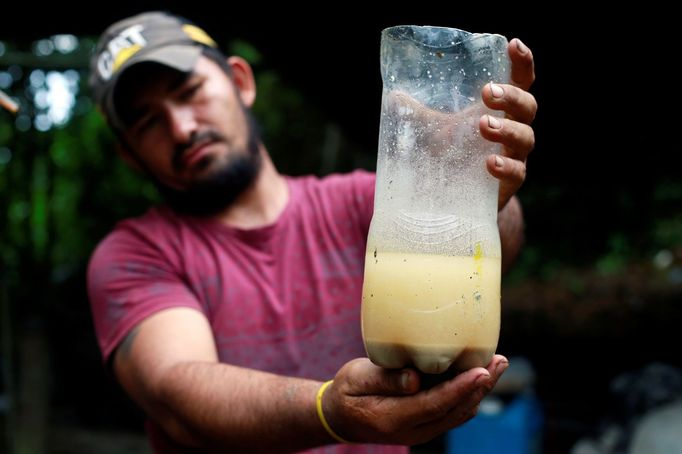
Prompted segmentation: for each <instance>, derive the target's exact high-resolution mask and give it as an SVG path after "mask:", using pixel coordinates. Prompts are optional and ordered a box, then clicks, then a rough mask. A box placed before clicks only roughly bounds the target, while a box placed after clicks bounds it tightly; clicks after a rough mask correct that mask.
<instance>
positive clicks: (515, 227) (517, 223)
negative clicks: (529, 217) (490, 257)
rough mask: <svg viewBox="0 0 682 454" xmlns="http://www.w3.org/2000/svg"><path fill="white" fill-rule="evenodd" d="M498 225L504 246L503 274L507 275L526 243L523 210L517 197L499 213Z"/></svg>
mask: <svg viewBox="0 0 682 454" xmlns="http://www.w3.org/2000/svg"><path fill="white" fill-rule="evenodd" d="M497 225H498V227H499V229H500V243H501V246H502V273H506V272H507V271H508V270H509V268H511V266H512V265H513V264H514V262H515V261H516V258H517V257H518V255H519V252H521V247H522V246H523V242H524V234H523V230H524V221H523V210H522V209H521V203H520V202H519V199H518V198H517V197H516V196H514V197H512V198H511V199H509V202H507V204H506V205H505V206H504V208H503V209H502V210H500V211H499V212H498V213H497Z"/></svg>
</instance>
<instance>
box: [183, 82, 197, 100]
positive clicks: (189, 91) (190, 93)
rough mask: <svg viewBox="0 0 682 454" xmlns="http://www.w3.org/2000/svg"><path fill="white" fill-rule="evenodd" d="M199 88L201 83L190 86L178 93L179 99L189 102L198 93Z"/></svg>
mask: <svg viewBox="0 0 682 454" xmlns="http://www.w3.org/2000/svg"><path fill="white" fill-rule="evenodd" d="M199 88H201V83H195V84H192V85H190V86H189V87H187V88H186V89H184V90H182V91H181V92H180V99H181V100H183V101H189V100H190V99H192V97H194V95H195V94H196V93H197V92H198V91H199Z"/></svg>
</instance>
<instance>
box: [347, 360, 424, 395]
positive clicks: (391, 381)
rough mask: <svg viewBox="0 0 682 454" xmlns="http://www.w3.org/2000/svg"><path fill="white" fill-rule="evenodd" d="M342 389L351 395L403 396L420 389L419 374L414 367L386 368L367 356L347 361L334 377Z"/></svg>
mask: <svg viewBox="0 0 682 454" xmlns="http://www.w3.org/2000/svg"><path fill="white" fill-rule="evenodd" d="M334 383H335V385H337V386H339V387H340V389H339V390H340V391H341V392H343V393H344V394H346V395H351V396H365V395H373V394H375V395H382V396H402V395H408V394H414V393H415V392H417V391H418V390H419V376H418V374H417V373H416V372H415V371H414V370H412V369H384V368H382V367H379V366H377V365H375V364H373V363H372V362H371V361H370V360H369V359H367V358H358V359H355V360H353V361H350V362H349V363H346V365H344V366H343V367H342V368H341V369H340V370H339V372H338V373H337V374H336V378H335V379H334Z"/></svg>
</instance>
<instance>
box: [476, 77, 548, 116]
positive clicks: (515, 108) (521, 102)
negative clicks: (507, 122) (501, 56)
mask: <svg viewBox="0 0 682 454" xmlns="http://www.w3.org/2000/svg"><path fill="white" fill-rule="evenodd" d="M481 97H482V98H483V102H484V103H485V105H486V106H488V107H490V108H491V109H494V110H502V111H504V113H505V115H506V116H507V117H508V118H512V119H514V120H516V121H520V122H521V123H526V124H530V123H532V121H533V120H534V119H535V114H536V113H537V111H538V103H537V101H536V100H535V97H534V96H533V95H531V94H530V93H528V92H527V91H524V90H522V89H521V88H518V87H515V86H513V85H505V84H494V83H489V84H487V85H486V86H485V87H483V92H482V93H481Z"/></svg>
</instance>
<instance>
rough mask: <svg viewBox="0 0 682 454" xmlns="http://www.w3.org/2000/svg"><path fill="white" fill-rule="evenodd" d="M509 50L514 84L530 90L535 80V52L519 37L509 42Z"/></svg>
mask: <svg viewBox="0 0 682 454" xmlns="http://www.w3.org/2000/svg"><path fill="white" fill-rule="evenodd" d="M507 52H508V53H509V58H510V60H511V83H512V85H515V86H517V87H519V88H521V89H523V90H528V89H529V88H530V86H531V85H532V84H533V82H534V81H535V64H534V62H533V53H532V52H531V51H530V49H529V48H528V47H527V46H526V45H525V44H523V43H522V42H521V40H520V39H518V38H514V39H512V40H511V41H510V42H509V44H508V45H507Z"/></svg>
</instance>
